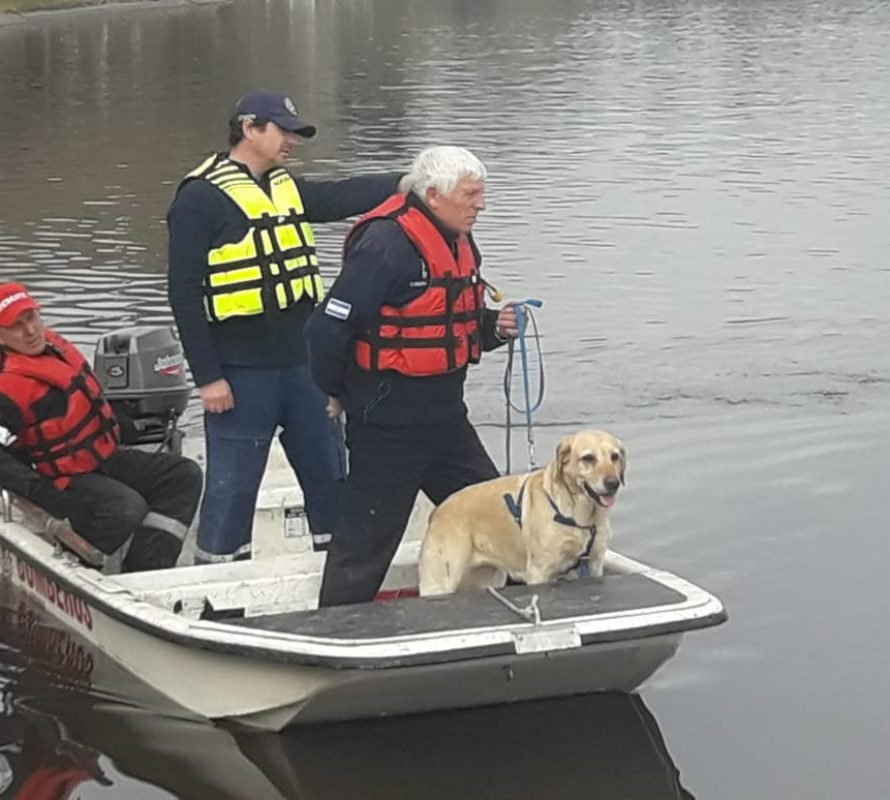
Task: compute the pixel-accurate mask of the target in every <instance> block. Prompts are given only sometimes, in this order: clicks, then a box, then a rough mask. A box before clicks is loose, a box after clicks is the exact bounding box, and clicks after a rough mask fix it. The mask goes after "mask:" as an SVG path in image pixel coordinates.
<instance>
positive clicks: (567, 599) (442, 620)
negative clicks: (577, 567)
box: [226, 574, 686, 641]
mask: <svg viewBox="0 0 890 800" xmlns="http://www.w3.org/2000/svg"><path fill="white" fill-rule="evenodd" d="M499 591H500V593H501V594H502V595H503V596H504V597H506V598H507V599H508V600H509V601H510V602H511V603H513V604H514V605H516V606H518V607H519V608H525V607H526V606H528V605H529V604H530V603H531V600H532V597H533V596H534V595H537V596H538V603H537V605H538V609H539V610H540V613H541V621H542V622H555V621H562V620H565V621H569V620H573V619H577V618H579V617H585V618H588V619H589V618H590V617H592V616H601V615H605V614H615V613H619V612H622V611H627V612H631V611H633V612H639V611H640V610H642V609H646V608H656V607H662V606H670V605H674V604H677V603H682V602H683V601H685V600H686V598H685V596H684V595H683V594H681V593H680V592H677V591H674V590H673V589H670V588H669V587H667V586H664V585H663V584H661V583H658V582H657V581H654V580H651V579H650V578H647V577H646V576H645V575H639V574H636V575H607V576H606V577H604V578H603V579H602V580H601V581H596V580H590V579H587V580H585V579H579V580H575V581H564V582H561V583H555V584H546V585H541V586H533V587H531V586H507V587H506V588H504V589H501V590H499ZM226 621H227V622H229V623H230V624H235V625H241V626H245V627H249V628H261V629H263V630H270V631H277V632H280V633H299V634H301V635H303V636H323V637H325V638H342V639H350V640H356V641H367V640H374V639H383V638H389V637H393V636H416V635H419V634H421V635H422V634H435V633H444V632H446V631H447V632H454V631H456V630H466V631H473V630H475V629H480V628H492V627H498V626H501V625H515V624H516V623H517V622H521V621H522V618H521V617H520V616H519V615H517V614H516V613H515V612H514V611H512V610H510V609H509V608H507V606H506V605H504V604H503V603H502V602H500V601H499V600H498V599H497V598H495V597H493V596H492V595H490V594H488V593H487V592H486V593H480V592H473V593H465V594H455V595H442V596H439V597H426V598H416V597H415V598H402V599H399V600H398V601H381V602H377V603H362V604H360V605H354V606H336V607H333V608H322V609H316V610H312V611H295V612H291V613H285V614H267V615H263V616H257V617H247V618H244V619H239V620H226Z"/></svg>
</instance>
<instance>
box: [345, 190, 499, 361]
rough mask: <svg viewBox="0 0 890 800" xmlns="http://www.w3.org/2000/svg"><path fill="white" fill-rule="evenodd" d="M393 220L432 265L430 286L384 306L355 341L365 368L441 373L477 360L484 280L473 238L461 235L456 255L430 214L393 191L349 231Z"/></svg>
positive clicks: (478, 355)
mask: <svg viewBox="0 0 890 800" xmlns="http://www.w3.org/2000/svg"><path fill="white" fill-rule="evenodd" d="M381 218H388V219H393V220H395V221H396V222H397V223H398V224H399V227H400V228H401V229H402V231H403V232H404V233H405V235H406V236H407V237H408V238H409V239H410V240H411V243H412V244H413V245H414V247H415V248H417V251H418V252H419V253H420V257H421V258H422V259H423V261H424V263H425V264H426V267H427V270H428V271H429V282H428V284H427V289H426V291H424V292H423V293H422V294H421V295H419V296H418V297H416V298H415V299H414V300H411V301H410V302H408V303H406V304H405V305H403V306H399V307H398V308H396V307H395V306H383V307H382V308H381V309H380V316H379V318H378V325H377V329H376V330H373V331H369V332H368V336H367V338H365V339H359V340H358V341H357V342H356V348H355V357H356V360H357V361H358V364H359V366H360V367H361V368H362V369H366V370H369V371H370V370H387V369H391V370H395V371H396V372H401V373H402V374H404V375H410V376H412V377H424V376H428V375H441V374H443V373H446V372H453V371H454V370H458V369H461V368H462V367H465V366H466V365H467V364H475V363H477V362H478V361H479V359H480V357H481V355H482V347H481V324H480V323H481V318H482V311H483V309H484V305H485V304H484V297H483V291H484V290H483V284H482V280H481V277H480V275H479V267H478V265H477V264H476V257H475V255H474V254H473V248H472V247H471V245H470V240H469V238H468V237H467V236H466V235H464V234H461V235H460V236H458V239H457V257H456V258H455V256H454V254H453V253H452V251H451V247H450V246H449V244H448V242H447V241H446V239H445V238H444V237H443V236H442V234H441V233H440V231H439V230H438V228H436V226H435V224H434V223H433V222H432V220H430V219H429V217H428V216H427V215H426V214H424V213H423V211H421V210H420V209H419V208H416V207H415V206H414V205H412V204H411V203H410V202H408V201H407V200H406V196H405V195H404V194H395V195H393V196H392V197H390V198H389V199H388V200H385V201H384V202H383V203H381V204H380V205H379V206H377V208H375V209H373V210H372V211H370V212H368V214H366V215H365V216H364V217H362V218H361V219H360V220H359V221H358V222H357V223H356V224H355V226H354V227H353V228H352V230H351V231H350V232H349V234H348V235H347V237H346V244H345V245H344V247H345V248H348V247H349V242H350V240H351V239H352V237H353V236H354V235H355V233H356V231H358V229H359V228H360V227H362V226H363V225H366V224H367V223H368V222H370V221H371V220H374V219H381Z"/></svg>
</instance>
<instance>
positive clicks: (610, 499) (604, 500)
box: [599, 494, 615, 508]
mask: <svg viewBox="0 0 890 800" xmlns="http://www.w3.org/2000/svg"><path fill="white" fill-rule="evenodd" d="M599 499H600V505H601V506H603V507H604V508H611V507H612V506H613V505H614V503H615V495H614V494H601V495H599Z"/></svg>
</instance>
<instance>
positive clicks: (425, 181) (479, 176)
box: [399, 145, 488, 197]
mask: <svg viewBox="0 0 890 800" xmlns="http://www.w3.org/2000/svg"><path fill="white" fill-rule="evenodd" d="M487 176H488V171H487V170H486V169H485V164H483V163H482V162H481V161H480V160H479V159H478V158H476V156H474V155H473V154H472V153H471V152H470V151H469V150H465V149H464V148H463V147H453V146H451V145H440V146H439V147H429V148H427V149H426V150H424V151H423V152H422V153H421V154H420V155H418V156H417V158H415V159H414V163H413V164H412V165H411V170H410V171H409V172H408V174H407V175H405V176H403V177H402V179H401V181H399V191H401V192H409V191H413V192H414V193H415V194H417V195H420V197H425V196H426V190H427V189H429V188H430V187H432V188H434V189H436V190H438V191H439V192H441V193H442V194H451V192H453V191H454V187H455V186H457V184H458V183H459V182H460V180H461V179H462V178H475V179H476V180H480V181H484V180H485V179H486V177H487Z"/></svg>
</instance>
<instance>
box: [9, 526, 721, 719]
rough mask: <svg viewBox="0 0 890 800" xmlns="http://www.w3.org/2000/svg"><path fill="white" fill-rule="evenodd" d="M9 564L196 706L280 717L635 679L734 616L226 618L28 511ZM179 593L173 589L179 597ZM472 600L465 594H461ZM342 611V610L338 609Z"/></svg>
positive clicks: (140, 671)
mask: <svg viewBox="0 0 890 800" xmlns="http://www.w3.org/2000/svg"><path fill="white" fill-rule="evenodd" d="M613 558H614V559H621V557H620V556H618V555H617V554H615V555H614V556H613ZM628 563H631V564H636V562H630V561H628ZM0 568H2V573H3V576H4V579H5V580H7V581H8V582H9V583H10V584H11V585H12V586H14V587H16V589H17V590H20V591H22V592H24V593H26V594H27V595H29V596H30V597H31V598H32V599H33V600H34V601H35V602H37V603H39V604H40V605H41V606H43V608H44V609H45V611H46V612H47V613H48V614H50V615H51V616H53V617H54V618H56V619H57V620H59V621H60V622H61V623H63V624H64V625H66V626H68V627H70V628H71V629H73V630H74V631H75V632H76V633H77V634H78V635H80V636H81V637H83V638H85V639H86V640H87V641H89V642H90V643H91V644H93V645H94V646H96V647H97V648H98V649H100V650H101V651H102V652H103V653H105V654H106V655H108V656H109V657H110V658H112V659H113V660H114V661H116V662H117V663H118V664H120V665H121V666H123V667H124V668H125V669H126V670H128V671H129V672H131V673H132V674H133V675H134V676H136V677H137V678H138V679H139V680H141V681H142V682H144V683H145V684H147V685H148V686H150V687H152V688H153V689H155V690H156V691H158V692H160V693H161V694H162V695H164V696H165V697H166V698H168V699H169V700H171V701H172V702H173V703H175V704H176V705H177V706H179V707H181V708H183V709H184V710H185V711H188V712H189V713H191V714H197V715H199V716H202V717H207V718H210V719H225V720H229V721H232V722H235V723H238V724H241V725H244V726H247V727H251V728H256V729H262V730H272V731H276V730H280V729H282V728H284V727H287V726H289V725H294V724H301V723H316V722H329V721H341V720H351V719H360V718H370V717H380V716H389V715H399V714H409V713H418V712H430V711H437V710H441V709H450V708H467V707H475V706H485V705H493V704H500V703H513V702H518V701H523V700H532V699H539V698H546V697H560V696H568V695H575V694H584V693H589V692H597V691H624V692H629V691H633V690H634V689H636V688H637V687H638V686H640V684H641V683H643V682H644V681H646V680H647V679H648V678H649V677H650V676H651V675H652V674H653V673H654V672H655V671H656V670H657V669H658V668H659V667H660V666H661V665H662V664H664V662H665V661H667V660H668V659H670V658H671V657H672V656H673V654H674V653H675V651H676V649H677V647H678V645H679V643H680V640H681V636H682V634H683V632H684V630H685V629H692V628H698V627H707V626H708V625H713V624H717V623H718V622H721V621H722V620H723V619H724V618H725V612H724V611H723V608H722V606H721V605H720V604H719V601H717V600H716V598H713V597H711V596H710V595H707V594H706V593H704V592H702V590H697V591H698V592H700V593H701V594H702V597H701V598H699V601H697V602H695V603H687V606H688V607H686V606H684V609H683V612H682V613H681V614H677V613H676V612H672V613H673V617H671V620H667V618H665V619H662V617H664V614H665V613H666V612H665V611H664V610H663V606H659V605H657V604H656V605H655V606H654V607H653V608H650V609H648V610H646V613H647V615H648V618H649V619H648V621H647V622H646V625H645V626H644V627H642V628H641V627H639V625H640V623H639V621H637V620H635V619H634V615H632V614H630V613H629V612H627V611H625V612H621V613H612V612H611V611H610V612H609V613H608V614H606V613H603V614H602V616H604V617H608V620H607V622H608V625H606V623H605V622H601V621H598V620H596V619H594V618H593V617H592V616H590V615H588V616H585V615H584V614H579V613H576V611H575V610H572V609H573V607H572V606H571V605H567V606H566V608H567V609H569V610H568V611H567V612H566V614H569V615H570V617H571V618H570V619H567V620H556V621H555V622H558V623H559V624H550V623H547V624H543V625H535V624H534V623H533V622H527V621H525V620H522V619H519V618H516V616H515V615H513V614H512V613H511V612H509V611H507V610H505V609H504V608H503V607H501V606H499V605H498V604H497V603H494V605H495V606H497V608H498V609H499V610H495V611H492V610H489V612H488V613H489V614H490V615H494V616H493V617H492V619H491V621H490V622H488V621H485V620H484V619H483V621H482V622H479V623H478V625H477V626H476V628H472V627H471V626H469V624H468V623H463V625H464V627H463V628H461V627H460V625H459V624H456V628H454V629H453V628H448V627H447V626H443V624H442V622H441V616H440V615H439V614H437V612H436V606H435V604H436V603H439V604H440V606H441V608H442V609H444V608H445V604H447V603H448V602H449V601H448V600H447V599H440V598H436V599H433V600H421V599H413V600H407V601H397V603H395V604H393V603H377V604H370V605H371V606H373V607H372V608H369V609H368V619H369V620H371V619H373V618H374V617H376V618H378V619H379V618H381V617H383V618H384V620H385V619H386V618H387V617H393V615H394V614H396V612H395V611H393V612H392V613H389V612H390V609H397V610H398V609H409V608H410V609H411V613H413V614H414V616H415V618H417V619H419V620H421V621H422V620H424V619H427V618H429V619H434V620H436V621H434V622H430V626H431V627H430V629H429V630H414V629H411V628H410V626H409V627H408V628H406V629H405V630H402V631H395V632H389V633H380V634H379V635H377V634H374V632H373V630H371V631H370V632H367V633H366V634H365V635H364V637H362V636H359V635H356V634H349V633H346V634H343V633H342V629H341V626H339V625H335V628H336V630H332V632H331V635H330V636H324V635H321V634H320V633H319V631H318V630H314V631H313V630H312V625H311V624H309V623H310V622H311V621H312V620H314V621H315V622H314V624H315V627H316V628H317V627H318V620H319V618H321V617H322V616H323V615H324V613H326V612H325V611H315V612H312V611H307V612H293V613H292V614H271V615H264V616H262V615H261V616H258V617H256V618H253V619H251V618H246V619H242V620H241V621H240V624H236V623H237V622H238V621H232V622H231V623H227V622H225V621H221V622H212V621H206V620H203V619H199V618H194V617H193V618H186V617H183V616H182V615H177V614H174V613H172V612H171V611H170V609H169V608H163V607H159V606H158V605H157V604H153V603H149V602H146V601H145V599H144V598H140V597H139V596H138V593H136V592H134V591H133V590H131V589H128V588H127V584H126V581H125V580H124V579H125V578H129V577H131V576H121V579H119V580H116V576H103V575H101V574H99V573H98V572H96V571H95V570H92V569H90V568H88V567H84V566H82V565H80V564H79V563H77V562H76V561H75V560H74V559H73V558H72V557H71V556H70V555H69V554H66V553H59V552H58V551H57V550H55V549H54V548H53V546H52V545H51V544H50V543H49V542H47V541H45V540H43V539H42V538H41V537H39V536H38V535H37V534H35V533H32V532H30V531H28V530H27V529H26V528H24V527H23V526H22V525H19V524H17V523H3V524H2V526H0ZM199 569H202V568H180V569H179V570H178V571H177V573H176V575H177V576H178V575H185V576H189V575H198V574H206V573H199V572H197V571H195V572H191V570H199ZM171 572H172V571H171ZM142 578H143V580H144V581H145V582H146V583H149V584H150V583H152V582H153V581H154V580H155V579H154V578H153V577H151V576H150V574H149V573H146V574H145V575H144V576H142ZM678 580H679V579H678ZM185 585H190V584H189V581H185ZM579 587H580V584H579ZM540 588H541V592H542V593H544V592H546V591H549V589H548V587H540ZM580 588H583V587H580ZM693 588H697V587H693ZM523 590H524V591H526V592H529V591H531V590H530V589H528V588H527V587H523ZM665 591H666V592H670V593H676V592H675V589H673V588H671V589H665ZM575 594H576V595H577V594H578V592H577V591H576V592H575ZM168 595H169V593H168V594H165V595H164V597H165V599H166V601H167V602H169V603H171V604H173V605H175V602H174V601H173V600H171V599H170V597H171V596H168ZM684 597H685V595H684ZM486 599H489V600H490V598H486ZM594 599H597V598H594ZM466 601H467V598H466V596H464V597H463V599H457V598H456V599H455V600H454V603H455V604H457V605H458V606H459V604H460V603H466ZM652 602H653V603H657V601H655V600H653V601H652ZM399 603H402V604H414V605H413V606H408V605H401V606H400V605H398V604H399ZM381 607H383V609H381ZM353 608H354V609H356V611H355V613H356V614H360V613H361V608H360V607H353ZM381 610H382V612H383V613H381ZM330 611H331V612H332V613H333V612H334V610H333V609H331V610H330ZM418 612H420V613H418ZM301 613H302V614H303V616H301ZM398 613H399V614H401V613H402V612H401V611H400V610H399V612H398ZM498 613H500V614H501V617H498V618H495V617H496V616H497V614H498ZM405 614H406V615H407V616H410V614H409V613H408V611H406V612H405ZM504 615H505V616H506V618H504ZM290 616H294V619H302V620H303V623H299V622H295V623H294V624H293V626H292V628H287V629H284V630H282V625H283V624H284V623H283V622H282V620H285V621H286V620H287V619H288V618H289V617H290ZM637 616H639V615H637ZM467 618H468V617H466V615H465V617H464V619H467ZM331 620H332V622H333V623H336V620H337V617H336V616H331ZM563 623H564V624H563ZM387 624H388V623H387ZM604 625H606V627H603V626H604ZM301 626H302V627H301ZM597 626H599V627H597ZM357 628H358V629H362V626H361V624H359V625H358V626H357ZM306 630H308V631H309V634H308V635H307V634H306ZM338 631H340V633H338ZM350 637H351V638H350Z"/></svg>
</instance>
